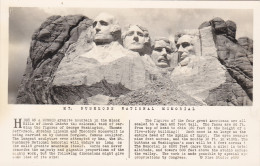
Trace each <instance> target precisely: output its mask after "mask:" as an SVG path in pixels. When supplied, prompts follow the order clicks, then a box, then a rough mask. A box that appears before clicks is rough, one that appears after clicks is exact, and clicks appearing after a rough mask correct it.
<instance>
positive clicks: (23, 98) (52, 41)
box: [17, 15, 92, 104]
mask: <svg viewBox="0 0 260 166" xmlns="http://www.w3.org/2000/svg"><path fill="white" fill-rule="evenodd" d="M90 25H92V21H91V20H90V19H88V18H87V17H85V16H81V15H76V16H66V17H61V16H52V17H50V18H48V19H47V20H46V21H45V22H44V23H43V24H42V25H41V26H40V28H39V29H38V30H36V31H35V33H34V34H33V36H32V42H31V47H30V56H29V57H28V60H27V67H26V70H25V74H24V76H23V79H22V83H21V85H20V87H19V91H18V96H17V103H18V104H47V103H52V97H51V95H50V93H49V89H50V86H51V84H52V81H53V73H55V71H56V69H57V67H58V65H59V63H60V61H61V60H62V58H63V57H64V54H65V52H66V50H67V49H68V47H69V45H70V44H72V43H74V42H76V41H77V39H78V37H79V34H80V33H81V32H82V31H83V30H85V29H87V28H88V27H89V26H90Z"/></svg>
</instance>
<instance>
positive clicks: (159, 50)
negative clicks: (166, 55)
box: [154, 47, 162, 52]
mask: <svg viewBox="0 0 260 166" xmlns="http://www.w3.org/2000/svg"><path fill="white" fill-rule="evenodd" d="M154 50H155V51H157V52H162V48H160V47H158V48H155V49H154Z"/></svg>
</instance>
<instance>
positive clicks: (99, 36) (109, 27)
mask: <svg viewBox="0 0 260 166" xmlns="http://www.w3.org/2000/svg"><path fill="white" fill-rule="evenodd" d="M93 28H94V30H95V36H94V42H95V43H96V44H97V45H101V44H108V43H111V42H112V41H115V40H117V38H116V34H117V33H120V34H121V28H120V27H119V25H118V23H117V21H116V20H115V18H114V16H112V15H109V14H106V13H101V14H99V15H98V16H97V17H96V18H95V19H94V22H93Z"/></svg>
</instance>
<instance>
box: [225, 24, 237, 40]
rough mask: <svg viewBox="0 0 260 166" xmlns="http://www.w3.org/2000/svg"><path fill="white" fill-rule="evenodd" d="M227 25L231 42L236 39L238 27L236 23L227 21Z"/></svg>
mask: <svg viewBox="0 0 260 166" xmlns="http://www.w3.org/2000/svg"><path fill="white" fill-rule="evenodd" d="M226 25H227V36H228V37H230V39H231V40H234V41H235V39H236V31H237V25H236V23H235V22H234V21H231V20H228V21H226Z"/></svg>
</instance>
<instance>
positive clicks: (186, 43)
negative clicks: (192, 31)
mask: <svg viewBox="0 0 260 166" xmlns="http://www.w3.org/2000/svg"><path fill="white" fill-rule="evenodd" d="M176 47H177V51H178V62H179V63H180V62H182V61H185V60H187V58H188V57H190V56H192V55H195V50H194V46H193V44H192V37H191V36H190V35H183V36H182V37H180V38H179V40H178V42H177V44H176Z"/></svg>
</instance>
